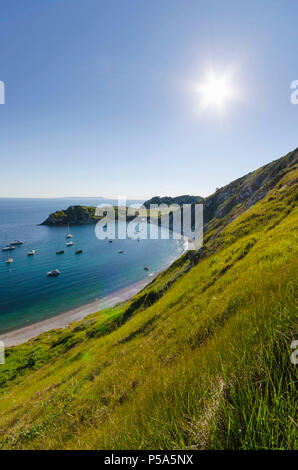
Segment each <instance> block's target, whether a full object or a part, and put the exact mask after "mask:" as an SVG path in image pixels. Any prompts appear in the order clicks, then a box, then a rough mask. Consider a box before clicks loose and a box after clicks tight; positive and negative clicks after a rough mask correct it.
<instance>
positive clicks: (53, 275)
mask: <svg viewBox="0 0 298 470" xmlns="http://www.w3.org/2000/svg"><path fill="white" fill-rule="evenodd" d="M59 274H61V272H60V271H59V269H54V270H53V271H49V272H48V273H47V276H49V277H57V276H59Z"/></svg>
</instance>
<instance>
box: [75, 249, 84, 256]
mask: <svg viewBox="0 0 298 470" xmlns="http://www.w3.org/2000/svg"><path fill="white" fill-rule="evenodd" d="M75 253H76V255H80V254H81V253H83V250H76V251H75Z"/></svg>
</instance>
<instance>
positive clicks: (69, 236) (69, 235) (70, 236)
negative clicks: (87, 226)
mask: <svg viewBox="0 0 298 470" xmlns="http://www.w3.org/2000/svg"><path fill="white" fill-rule="evenodd" d="M65 238H72V234H71V233H69V224H68V233H67V235H66V237H65Z"/></svg>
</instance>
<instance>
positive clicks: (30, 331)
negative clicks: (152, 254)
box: [0, 237, 190, 347]
mask: <svg viewBox="0 0 298 470" xmlns="http://www.w3.org/2000/svg"><path fill="white" fill-rule="evenodd" d="M184 240H185V246H184V252H185V251H187V250H189V249H190V241H189V240H188V239H187V238H186V237H184ZM180 256H182V255H180ZM170 264H172V263H170ZM170 264H169V265H168V266H170ZM168 266H165V267H164V268H163V269H162V270H161V271H158V272H155V273H154V274H153V273H151V274H149V276H148V277H146V278H145V279H142V280H140V281H137V282H135V283H133V284H130V285H129V286H127V287H124V288H122V289H118V290H116V291H115V292H114V293H111V294H109V295H107V296H106V297H102V298H101V299H97V300H95V301H94V302H90V303H89V304H85V305H82V306H81V307H77V308H73V309H72V310H68V311H66V312H64V313H60V314H58V315H55V316H53V317H51V318H47V319H46V320H42V321H39V322H36V323H32V324H31V325H28V326H24V327H22V328H17V329H15V330H12V331H8V332H7V333H3V334H0V341H2V342H3V343H4V345H5V346H6V347H10V346H17V345H18V344H22V343H26V341H29V340H30V339H32V338H35V337H36V336H39V335H40V334H42V333H45V332H46V331H50V330H56V329H58V328H65V327H66V326H68V325H69V324H70V323H72V322H76V321H80V320H83V318H85V317H87V316H88V315H90V314H92V313H96V312H97V311H98V310H103V309H105V308H111V307H114V306H115V305H117V304H119V303H120V302H124V301H126V300H128V299H130V297H133V296H134V295H136V294H137V293H138V292H140V291H141V290H142V289H143V288H144V287H145V286H146V285H147V284H149V283H150V282H152V281H153V279H155V277H156V276H157V275H158V274H160V273H161V272H162V271H164V270H165V269H167V267H168Z"/></svg>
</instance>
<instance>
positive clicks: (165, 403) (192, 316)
mask: <svg viewBox="0 0 298 470" xmlns="http://www.w3.org/2000/svg"><path fill="white" fill-rule="evenodd" d="M295 178H296V174H295V172H292V173H291V174H287V175H285V176H284V178H283V179H282V180H281V181H280V182H279V184H278V185H277V187H276V188H274V190H272V191H271V192H270V193H269V194H268V196H267V197H266V198H265V199H264V200H262V201H260V202H259V203H258V204H256V205H255V206H254V207H252V208H251V209H250V210H248V211H247V212H246V213H244V214H243V215H242V216H240V217H239V218H238V219H236V220H235V221H234V222H232V223H231V224H229V225H227V226H226V227H225V228H223V227H222V229H221V231H219V232H218V234H217V236H216V237H215V236H212V237H210V238H209V239H208V240H209V241H208V246H206V247H205V249H204V251H203V254H202V256H201V258H200V260H199V261H198V263H197V265H196V266H194V267H193V268H192V269H191V270H189V267H190V265H191V264H192V262H193V261H192V260H191V258H190V257H189V255H188V257H187V256H186V257H183V258H182V259H181V260H180V261H179V262H176V263H175V265H173V266H172V267H171V268H170V269H169V270H168V271H167V272H165V273H163V274H162V275H161V276H160V277H159V278H158V279H157V280H156V281H154V282H153V283H152V284H151V285H150V286H147V287H146V289H145V290H144V291H143V292H142V293H140V294H139V295H138V296H137V297H136V298H134V299H132V300H131V301H130V302H128V303H127V304H125V305H120V306H118V307H117V308H115V309H110V310H106V311H103V312H98V314H95V315H93V316H91V317H89V318H87V319H85V320H84V321H82V322H80V323H78V324H74V325H71V326H70V327H68V328H67V329H65V330H62V331H54V332H50V333H45V334H44V335H42V336H41V337H39V338H37V339H36V340H34V341H31V342H29V343H27V344H26V345H22V346H19V347H16V348H11V349H9V350H8V356H7V362H6V365H5V366H3V368H1V369H0V390H2V392H1V393H2V394H1V396H0V446H2V448H4V449H65V448H68V449H71V448H83V449H87V448H93V449H98V448H101V449H201V448H219V449H269V448H270V449H272V448H273V449H293V448H296V447H297V442H296V439H297V416H295V412H296V408H297V407H296V401H295V399H296V393H295V392H296V384H297V366H295V365H293V364H292V363H291V361H290V354H291V350H290V344H291V341H292V340H293V339H294V338H295V335H296V334H297V330H296V327H297V304H296V292H297V274H298V273H297V261H296V260H297V208H296V206H295V201H296V195H297V187H296V186H295V184H294V182H295ZM281 188H283V189H282V191H281ZM213 235H214V234H213Z"/></svg>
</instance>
